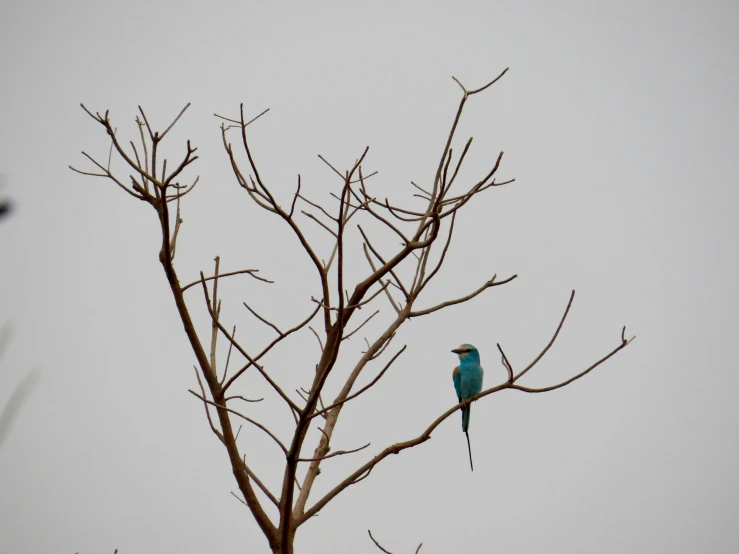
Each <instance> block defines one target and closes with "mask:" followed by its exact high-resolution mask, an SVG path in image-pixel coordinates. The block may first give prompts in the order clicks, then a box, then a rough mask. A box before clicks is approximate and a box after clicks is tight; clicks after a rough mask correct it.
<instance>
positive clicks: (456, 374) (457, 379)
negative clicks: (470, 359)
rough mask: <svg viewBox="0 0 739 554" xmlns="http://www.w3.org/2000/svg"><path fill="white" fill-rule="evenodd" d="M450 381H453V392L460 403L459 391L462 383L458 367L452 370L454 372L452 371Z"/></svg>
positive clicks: (460, 391) (460, 392)
mask: <svg viewBox="0 0 739 554" xmlns="http://www.w3.org/2000/svg"><path fill="white" fill-rule="evenodd" d="M452 380H453V381H454V390H455V391H456V393H457V399H458V400H459V401H460V402H461V401H462V390H461V388H460V387H461V381H462V375H461V374H460V373H459V366H457V367H455V368H454V371H452Z"/></svg>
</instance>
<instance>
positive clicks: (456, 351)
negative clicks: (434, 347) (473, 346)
mask: <svg viewBox="0 0 739 554" xmlns="http://www.w3.org/2000/svg"><path fill="white" fill-rule="evenodd" d="M452 352H454V353H455V354H459V353H460V352H461V350H460V349H459V348H455V349H454V350H452Z"/></svg>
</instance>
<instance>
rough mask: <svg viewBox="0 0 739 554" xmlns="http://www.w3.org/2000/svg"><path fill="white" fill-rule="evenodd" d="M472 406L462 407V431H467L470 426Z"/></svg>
mask: <svg viewBox="0 0 739 554" xmlns="http://www.w3.org/2000/svg"><path fill="white" fill-rule="evenodd" d="M471 409H472V406H469V405H468V406H465V407H464V408H462V431H464V432H465V433H466V432H467V430H468V429H469V428H470V410H471Z"/></svg>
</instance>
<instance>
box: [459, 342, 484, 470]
mask: <svg viewBox="0 0 739 554" xmlns="http://www.w3.org/2000/svg"><path fill="white" fill-rule="evenodd" d="M452 352H454V353H455V354H458V355H459V365H458V366H457V367H455V368H454V371H453V372H452V380H453V381H454V390H455V391H457V399H459V401H460V402H462V401H463V400H467V399H468V398H471V397H473V396H474V395H476V394H477V393H478V392H480V391H481V390H482V376H483V373H484V371H483V369H482V366H481V365H480V353H479V352H478V351H477V348H475V347H474V346H472V345H471V344H463V345H462V346H460V347H459V348H455V349H454V350H452ZM470 408H471V406H470V405H469V404H467V405H466V406H463V407H462V431H464V434H465V436H466V437H467V450H468V451H469V453H470V469H471V470H472V471H474V469H475V468H474V467H472V447H471V446H470V434H469V428H470Z"/></svg>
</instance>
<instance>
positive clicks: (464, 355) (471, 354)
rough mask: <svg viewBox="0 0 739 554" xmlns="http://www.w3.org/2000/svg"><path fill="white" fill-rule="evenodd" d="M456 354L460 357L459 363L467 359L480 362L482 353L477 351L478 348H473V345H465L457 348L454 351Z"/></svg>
mask: <svg viewBox="0 0 739 554" xmlns="http://www.w3.org/2000/svg"><path fill="white" fill-rule="evenodd" d="M452 352H454V353H455V354H457V355H459V361H460V362H462V361H464V360H466V359H473V360H477V361H478V362H479V361H480V353H479V352H478V351H477V348H475V347H474V346H472V345H471V344H463V345H462V346H460V347H459V348H455V349H454V350H452Z"/></svg>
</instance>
